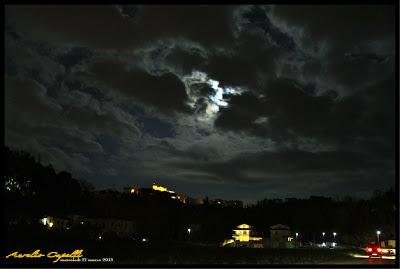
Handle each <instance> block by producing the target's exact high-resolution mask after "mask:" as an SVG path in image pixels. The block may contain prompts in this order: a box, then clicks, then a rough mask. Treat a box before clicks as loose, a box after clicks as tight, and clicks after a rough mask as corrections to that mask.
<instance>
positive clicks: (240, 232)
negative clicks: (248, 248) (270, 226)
mask: <svg viewBox="0 0 400 269" xmlns="http://www.w3.org/2000/svg"><path fill="white" fill-rule="evenodd" d="M252 229H253V227H251V226H250V225H248V224H240V225H238V226H237V227H236V229H234V230H233V232H234V234H233V235H232V238H233V239H227V240H225V241H224V242H223V244H222V245H223V246H225V245H228V244H232V243H234V242H241V243H242V242H243V243H246V242H251V241H260V240H262V237H255V236H251V234H252Z"/></svg>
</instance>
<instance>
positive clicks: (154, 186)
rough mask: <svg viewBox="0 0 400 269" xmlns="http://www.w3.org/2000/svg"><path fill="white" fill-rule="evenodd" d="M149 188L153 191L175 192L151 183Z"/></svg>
mask: <svg viewBox="0 0 400 269" xmlns="http://www.w3.org/2000/svg"><path fill="white" fill-rule="evenodd" d="M151 188H152V189H153V190H155V191H161V192H169V193H175V192H174V191H170V190H168V189H167V188H165V187H163V186H159V185H157V184H153V186H151Z"/></svg>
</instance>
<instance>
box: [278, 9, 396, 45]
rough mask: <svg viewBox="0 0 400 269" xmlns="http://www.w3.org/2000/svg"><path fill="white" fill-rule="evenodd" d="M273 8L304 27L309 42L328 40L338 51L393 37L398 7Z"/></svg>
mask: <svg viewBox="0 0 400 269" xmlns="http://www.w3.org/2000/svg"><path fill="white" fill-rule="evenodd" d="M272 12H273V15H274V16H276V17H277V18H279V19H280V20H282V21H284V22H285V23H287V24H289V25H291V26H298V27H300V28H302V29H304V30H305V31H306V33H305V35H306V37H307V41H308V42H312V40H328V41H330V42H332V43H330V44H331V45H330V46H331V47H332V48H334V50H335V51H343V50H347V49H352V48H354V46H357V45H359V44H362V43H363V42H373V41H377V40H387V39H389V40H392V41H394V35H393V33H394V29H395V17H394V12H395V9H394V8H393V6H390V5H387V6H383V5H381V6H378V5H365V6H360V5H358V6H355V5H353V6H352V5H345V6H331V5H329V6H323V5H321V6H305V5H302V6H284V5H278V6H275V7H274V9H273V11H272ZM308 44H310V43H308ZM392 44H393V45H394V43H392Z"/></svg>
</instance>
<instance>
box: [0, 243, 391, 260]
mask: <svg viewBox="0 0 400 269" xmlns="http://www.w3.org/2000/svg"><path fill="white" fill-rule="evenodd" d="M16 245H17V244H16ZM18 245H20V246H22V245H24V246H25V247H23V248H22V247H17V246H15V247H12V248H7V249H8V253H11V252H12V251H16V250H18V251H20V252H23V251H25V253H29V252H32V251H34V250H35V249H41V252H42V253H47V252H50V251H58V252H61V253H62V252H66V253H71V252H72V251H73V250H75V249H83V250H84V252H83V254H84V257H86V258H89V259H90V258H93V259H100V260H102V259H103V258H112V260H113V261H112V262H110V261H101V262H100V264H102V265H109V266H112V265H113V264H114V265H117V264H118V265H135V264H136V265H233V264H236V265H243V266H245V265H259V266H260V265H281V264H303V265H307V264H310V265H312V264H325V265H329V264H341V265H346V264H348V265H352V264H373V265H380V264H394V262H395V261H394V260H384V259H366V258H355V257H352V256H351V255H350V254H351V253H357V252H358V253H360V251H357V250H348V249H347V250H344V249H336V250H329V249H248V248H221V247H204V246H194V245H187V244H186V245H182V244H176V245H171V244H164V245H156V246H155V245H150V244H146V243H143V244H132V243H124V242H118V243H117V242H107V243H105V242H97V243H86V244H75V245H73V244H68V246H65V245H63V244H54V242H53V243H51V244H43V243H42V244H39V245H38V244H35V246H33V245H32V246H30V247H29V246H28V245H27V244H22V242H20V244H18ZM40 245H41V246H40ZM5 262H6V263H7V264H10V263H14V264H15V263H19V264H20V263H26V262H33V263H37V262H39V263H45V264H48V265H51V264H52V261H51V260H49V259H47V258H41V259H18V260H16V259H7V260H6V261H5ZM68 263H69V264H73V265H75V266H79V264H82V262H68ZM65 264H66V262H61V261H60V262H59V263H58V264H57V265H58V266H62V265H65ZM85 264H97V265H99V263H98V262H89V261H86V262H85Z"/></svg>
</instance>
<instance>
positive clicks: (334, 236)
mask: <svg viewBox="0 0 400 269" xmlns="http://www.w3.org/2000/svg"><path fill="white" fill-rule="evenodd" d="M335 238H336V233H335V232H334V233H333V242H335Z"/></svg>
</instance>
